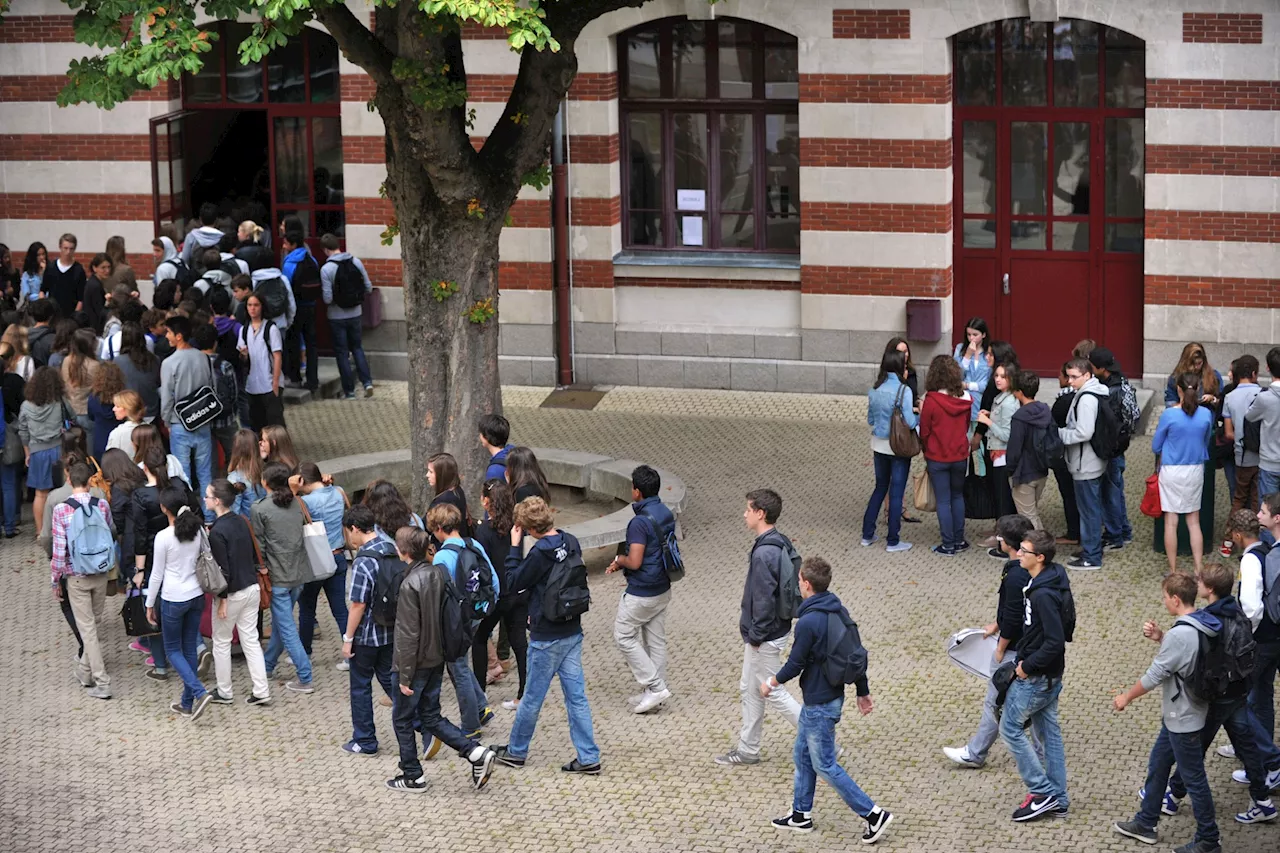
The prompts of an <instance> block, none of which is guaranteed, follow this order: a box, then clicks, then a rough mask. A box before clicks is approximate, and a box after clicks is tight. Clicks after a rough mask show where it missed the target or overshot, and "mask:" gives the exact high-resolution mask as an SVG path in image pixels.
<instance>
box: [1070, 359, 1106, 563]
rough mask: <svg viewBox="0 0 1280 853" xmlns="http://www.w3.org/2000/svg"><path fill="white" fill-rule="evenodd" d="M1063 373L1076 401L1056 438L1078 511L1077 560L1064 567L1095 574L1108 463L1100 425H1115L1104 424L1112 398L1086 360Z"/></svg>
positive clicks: (1074, 360)
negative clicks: (1101, 448) (1102, 448)
mask: <svg viewBox="0 0 1280 853" xmlns="http://www.w3.org/2000/svg"><path fill="white" fill-rule="evenodd" d="M1066 372H1067V382H1068V383H1070V385H1071V387H1072V389H1074V391H1075V397H1074V398H1073V399H1072V401H1071V408H1070V409H1068V411H1067V425H1066V426H1065V427H1062V428H1061V429H1059V430H1058V436H1059V437H1060V438H1061V439H1062V444H1063V446H1064V447H1065V451H1064V460H1065V461H1066V464H1067V471H1068V472H1069V473H1070V475H1071V482H1072V487H1073V488H1074V489H1075V496H1076V506H1077V507H1079V509H1080V556H1078V557H1076V558H1075V559H1073V560H1071V562H1069V563H1067V565H1068V566H1069V567H1071V568H1073V569H1084V570H1094V569H1100V568H1102V478H1103V475H1104V474H1106V471H1107V460H1106V459H1104V458H1102V457H1101V456H1099V455H1098V446H1099V444H1100V443H1101V441H1102V440H1103V438H1104V434H1105V429H1104V430H1102V431H1101V432H1100V430H1099V423H1100V422H1104V425H1105V423H1111V424H1112V425H1114V421H1104V419H1106V418H1108V417H1109V415H1110V414H1111V407H1110V400H1111V395H1110V392H1108V391H1107V389H1106V387H1105V386H1104V385H1103V384H1102V383H1101V382H1099V381H1098V380H1097V379H1096V378H1095V377H1094V375H1093V365H1092V364H1091V363H1090V362H1089V360H1088V359H1087V358H1073V359H1072V360H1071V361H1069V362H1067V369H1066ZM1095 435H1096V436H1097V437H1098V439H1099V440H1098V441H1095V440H1094V438H1095Z"/></svg>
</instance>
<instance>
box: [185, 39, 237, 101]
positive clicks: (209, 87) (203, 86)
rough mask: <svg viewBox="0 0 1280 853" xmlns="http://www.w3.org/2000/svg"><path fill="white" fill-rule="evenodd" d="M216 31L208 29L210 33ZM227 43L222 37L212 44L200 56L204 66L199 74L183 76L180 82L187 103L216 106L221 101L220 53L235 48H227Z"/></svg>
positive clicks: (232, 46)
mask: <svg viewBox="0 0 1280 853" xmlns="http://www.w3.org/2000/svg"><path fill="white" fill-rule="evenodd" d="M216 31H217V30H216V29H213V28H210V32H216ZM227 41H228V39H227V37H226V36H225V35H224V36H222V37H221V38H219V39H218V40H217V41H215V42H213V50H211V51H209V52H208V53H202V54H200V57H201V59H203V60H204V66H203V67H202V68H201V69H200V71H199V73H197V74H187V75H185V77H184V79H183V81H182V82H183V83H184V84H185V85H184V87H183V94H184V96H185V97H186V99H187V100H188V101H190V102H192V103H196V104H216V103H217V102H218V101H221V100H222V51H223V50H224V49H230V50H235V47H236V46H235V45H234V44H233V45H230V47H229V48H228V45H227Z"/></svg>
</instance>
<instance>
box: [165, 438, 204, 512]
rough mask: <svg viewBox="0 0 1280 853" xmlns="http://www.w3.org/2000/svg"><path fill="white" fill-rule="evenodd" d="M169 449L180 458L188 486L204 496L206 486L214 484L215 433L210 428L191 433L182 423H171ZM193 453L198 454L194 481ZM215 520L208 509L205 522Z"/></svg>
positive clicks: (179, 462)
mask: <svg viewBox="0 0 1280 853" xmlns="http://www.w3.org/2000/svg"><path fill="white" fill-rule="evenodd" d="M169 449H170V450H172V451H173V455H174V456H176V457H178V464H179V465H181V466H182V475H183V476H184V477H185V478H186V480H187V485H188V486H190V487H191V490H192V491H194V492H196V494H201V495H202V494H204V488H205V486H207V485H209V484H210V483H212V482H213V433H212V432H211V431H210V429H209V427H207V426H205V427H201V428H200V429H198V430H195V431H191V430H188V429H187V428H186V427H184V426H183V425H182V424H180V423H170V424H169ZM192 451H195V454H196V464H195V478H194V479H193V478H192V476H191V473H192V472H191V452H192ZM213 518H214V516H213V513H212V512H211V511H209V510H207V509H206V510H205V511H204V520H205V521H206V522H208V523H212V522H213Z"/></svg>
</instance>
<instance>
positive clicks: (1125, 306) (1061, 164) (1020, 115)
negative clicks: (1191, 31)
mask: <svg viewBox="0 0 1280 853" xmlns="http://www.w3.org/2000/svg"><path fill="white" fill-rule="evenodd" d="M1144 84H1145V70H1144V47H1143V43H1142V42H1141V41H1140V40H1139V39H1136V38H1134V37H1133V36H1130V35H1128V34H1126V33H1123V32H1121V31H1119V30H1115V29H1112V28H1110V27H1105V26H1102V25H1100V24H1094V23H1091V22H1089V21H1078V20H1062V21H1057V22H1055V23H1036V22H1032V21H1030V20H1027V19H1016V20H1006V21H1001V22H994V23H989V24H984V25H982V26H980V27H975V28H974V29H971V30H967V31H965V32H963V33H961V34H959V35H958V36H956V38H955V88H956V95H955V98H956V103H955V132H954V140H955V157H954V161H953V163H954V171H955V205H956V227H955V241H956V242H955V266H956V292H955V297H954V299H953V306H954V327H955V330H956V331H955V335H956V337H957V339H960V338H962V337H963V334H964V323H965V320H967V319H968V318H969V317H972V316H980V317H984V318H986V320H987V322H988V324H989V325H990V327H991V332H992V335H993V336H994V337H997V338H1003V339H1005V340H1008V341H1010V342H1011V343H1013V345H1014V347H1015V348H1016V349H1017V351H1018V356H1019V358H1020V360H1021V362H1022V366H1023V367H1024V368H1028V369H1031V370H1035V371H1037V372H1040V373H1042V374H1046V375H1056V374H1057V372H1058V369H1059V367H1060V366H1061V364H1062V362H1063V361H1064V360H1065V359H1066V358H1067V357H1068V355H1069V354H1070V352H1071V348H1072V346H1074V345H1075V343H1076V342H1077V341H1078V340H1080V339H1081V338H1085V337H1089V338H1094V339H1095V340H1097V341H1099V342H1100V343H1103V344H1105V345H1106V346H1108V347H1110V348H1111V349H1112V350H1113V351H1114V352H1115V353H1116V355H1117V357H1118V358H1119V359H1120V361H1121V365H1122V367H1123V368H1124V370H1125V372H1126V373H1128V374H1130V375H1140V374H1141V372H1142V217H1143V188H1142V187H1143V107H1144V106H1145V88H1144Z"/></svg>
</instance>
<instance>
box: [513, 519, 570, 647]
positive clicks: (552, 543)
mask: <svg viewBox="0 0 1280 853" xmlns="http://www.w3.org/2000/svg"><path fill="white" fill-rule="evenodd" d="M562 546H567V547H571V548H577V549H578V550H579V551H581V550H582V546H581V545H579V544H578V540H577V539H576V538H574V535H573V534H572V533H565V532H564V531H562V530H561V531H557V532H556V533H554V534H553V535H551V536H544V537H542V538H541V539H539V540H538V541H537V542H536V543H535V544H534V546H533V549H532V550H531V551H529V556H527V557H524V558H521V556H520V550H521V549H520V546H519V545H513V546H512V547H511V550H510V551H509V552H508V553H507V579H508V583H510V585H511V590H512V592H523V591H524V590H526V589H527V590H529V591H530V592H529V639H531V640H559V639H563V638H564V637H572V636H573V635H574V634H581V633H582V617H580V616H575V617H573V618H572V619H570V620H569V621H567V622H549V621H547V620H546V619H544V618H542V593H543V591H544V590H545V588H546V585H547V583H546V581H547V575H548V573H550V571H551V566H552V564H554V563H555V562H556V550H557V549H558V548H560V547H562ZM503 589H504V590H505V589H506V587H505V586H504V587H503Z"/></svg>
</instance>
